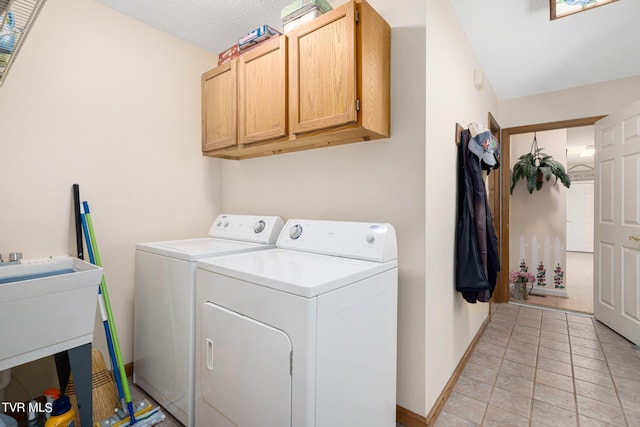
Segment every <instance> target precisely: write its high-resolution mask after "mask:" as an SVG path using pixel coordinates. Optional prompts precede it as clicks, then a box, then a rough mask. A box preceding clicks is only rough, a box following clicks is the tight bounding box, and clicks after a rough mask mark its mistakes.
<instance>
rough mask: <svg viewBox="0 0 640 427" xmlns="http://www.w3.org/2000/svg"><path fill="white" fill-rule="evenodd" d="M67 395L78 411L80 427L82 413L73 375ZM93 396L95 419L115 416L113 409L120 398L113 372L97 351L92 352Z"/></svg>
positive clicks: (76, 417)
mask: <svg viewBox="0 0 640 427" xmlns="http://www.w3.org/2000/svg"><path fill="white" fill-rule="evenodd" d="M64 394H65V395H67V396H69V399H70V400H71V405H72V406H73V408H74V410H75V411H76V412H75V414H76V416H75V425H76V426H78V427H79V426H80V412H79V411H78V399H77V397H76V390H75V387H74V384H73V375H72V376H71V378H70V379H69V383H68V384H67V388H66V389H65V393H64ZM91 396H92V398H93V412H92V415H93V419H94V420H101V419H103V418H107V417H109V416H111V415H112V414H113V408H115V407H117V406H118V396H117V393H116V388H115V385H114V384H113V377H112V376H111V372H110V371H109V370H108V369H107V365H106V363H105V361H104V358H103V357H102V353H100V352H99V351H98V350H96V349H92V350H91Z"/></svg>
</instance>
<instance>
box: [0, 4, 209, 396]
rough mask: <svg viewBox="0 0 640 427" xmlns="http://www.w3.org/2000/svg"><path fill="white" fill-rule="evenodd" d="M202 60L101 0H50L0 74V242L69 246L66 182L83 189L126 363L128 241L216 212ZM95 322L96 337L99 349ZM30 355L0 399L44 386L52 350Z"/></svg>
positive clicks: (50, 251) (34, 254)
mask: <svg viewBox="0 0 640 427" xmlns="http://www.w3.org/2000/svg"><path fill="white" fill-rule="evenodd" d="M167 58H170V59H171V60H170V61H168V60H167ZM213 62H214V55H212V54H211V53H209V52H206V51H204V50H203V49H200V48H197V47H195V46H193V45H190V44H188V43H186V42H184V41H181V40H178V39H177V38H175V37H173V36H169V35H167V34H165V33H163V32H161V31H159V30H156V29H153V28H151V27H149V26H147V25H145V24H142V23H140V22H139V21H136V20H134V19H133V18H130V17H127V16H125V15H123V14H121V13H119V12H116V11H114V10H113V9H110V8H107V7H105V6H103V5H101V4H100V3H97V2H94V1H81V0H58V1H51V2H47V3H46V4H45V6H44V7H43V9H42V11H41V13H40V15H39V16H38V22H37V25H35V26H34V27H33V28H32V31H31V32H30V34H29V37H28V39H27V40H26V42H25V43H24V45H23V46H22V48H21V50H20V56H19V58H18V60H17V61H16V62H15V63H14V65H13V67H12V69H11V73H10V74H8V75H7V77H6V79H5V81H4V83H3V85H2V87H0V129H2V143H1V145H0V149H1V150H2V154H1V155H0V180H1V181H2V182H3V183H4V185H3V192H2V193H3V208H2V212H1V213H0V220H1V221H0V222H1V224H2V225H0V235H1V236H2V241H0V252H1V253H3V254H4V255H5V257H6V255H7V254H8V253H9V252H21V253H22V254H23V256H24V258H25V259H27V258H31V259H33V258H42V257H49V256H52V255H62V254H75V253H76V249H75V236H74V228H73V210H72V201H73V198H72V191H71V189H72V185H73V184H74V183H78V184H79V185H80V191H81V197H82V198H83V199H84V200H88V201H90V202H91V207H92V214H93V221H94V225H95V232H96V238H97V241H98V244H99V245H100V248H101V252H102V261H103V264H104V271H105V276H106V278H107V280H108V283H109V286H110V289H111V300H112V304H113V310H114V316H115V318H116V323H117V327H118V331H119V332H120V340H121V343H122V352H123V358H124V360H125V363H129V362H131V361H132V341H133V336H132V335H133V304H134V301H133V289H134V283H133V282H134V256H133V255H134V250H135V244H136V243H137V242H140V241H150V240H160V239H169V238H176V237H185V236H197V235H198V234H199V233H200V232H201V230H202V229H206V228H207V227H209V226H210V222H211V218H213V217H215V215H217V214H218V213H219V209H220V203H221V198H220V191H219V185H217V183H219V181H220V179H221V175H220V171H221V166H220V161H217V160H211V159H205V158H202V157H201V156H200V155H199V150H200V141H201V138H200V105H201V104H200V84H199V77H200V75H201V73H202V72H203V71H204V70H206V69H207V68H209V67H210V65H211V63H213ZM194 153H196V154H194ZM186 217H188V220H184V218H186ZM168 224H171V226H170V227H168V226H167V225H168ZM98 325H99V321H98V320H96V328H95V331H96V333H95V337H94V338H95V340H94V342H95V343H96V346H97V347H98V348H99V349H100V350H101V352H102V353H103V354H104V355H105V356H106V355H107V351H106V344H105V340H104V336H103V333H102V326H98ZM48 326H49V325H46V324H43V325H42V327H43V328H46V327H48ZM41 363H42V364H41V365H38V362H33V363H30V364H28V365H24V366H21V367H20V368H16V370H15V371H14V372H13V376H14V378H16V379H17V381H12V382H11V383H10V384H9V388H8V390H7V396H6V398H7V399H12V400H16V401H17V400H25V399H29V398H30V397H31V396H35V395H40V394H41V393H42V392H43V391H44V390H45V389H46V388H48V387H50V386H51V385H47V386H46V387H45V384H46V383H47V382H48V381H49V380H51V379H53V378H55V373H54V372H51V371H52V366H53V363H49V362H48V361H44V362H41ZM39 366H40V367H39ZM26 371H29V372H42V373H41V374H37V375H36V377H39V378H40V379H43V380H42V381H32V379H31V378H30V377H27V376H23V375H28V374H26V373H25V372H26ZM46 373H50V375H47V374H46ZM43 383H45V384H43ZM19 384H25V388H26V390H23V389H22V388H21V386H20V385H19Z"/></svg>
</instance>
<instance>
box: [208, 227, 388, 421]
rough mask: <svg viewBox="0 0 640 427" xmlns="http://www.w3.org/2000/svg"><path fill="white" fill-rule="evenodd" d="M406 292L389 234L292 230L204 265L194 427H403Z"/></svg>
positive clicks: (336, 229) (361, 229) (377, 229)
mask: <svg viewBox="0 0 640 427" xmlns="http://www.w3.org/2000/svg"><path fill="white" fill-rule="evenodd" d="M397 284H398V263H397V244H396V234H395V230H394V228H393V227H392V226H391V225H389V224H372V223H357V222H335V221H313V220H289V221H288V222H287V224H286V225H285V227H284V228H283V230H282V232H281V233H280V236H279V238H278V242H277V248H275V249H269V250H266V251H260V252H252V253H245V254H237V255H229V256H224V257H217V258H205V259H201V260H200V261H198V262H197V271H196V396H195V399H196V402H195V409H196V413H195V418H196V425H197V426H202V427H205V426H207V427H208V426H216V427H226V426H240V427H285V426H295V427H311V426H315V427H340V426H367V427H377V426H381V427H382V426H384V427H394V426H395V419H396V348H397V344H396V337H397Z"/></svg>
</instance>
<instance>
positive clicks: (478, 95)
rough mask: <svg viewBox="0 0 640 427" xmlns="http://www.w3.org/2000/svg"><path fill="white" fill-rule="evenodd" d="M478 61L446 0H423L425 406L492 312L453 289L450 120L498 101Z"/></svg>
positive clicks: (479, 114) (476, 117)
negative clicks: (476, 76) (478, 82)
mask: <svg viewBox="0 0 640 427" xmlns="http://www.w3.org/2000/svg"><path fill="white" fill-rule="evenodd" d="M474 68H480V66H479V64H478V62H477V60H476V58H475V55H474V53H473V51H472V50H471V46H470V44H469V41H468V39H467V38H466V36H465V35H464V32H463V29H462V27H461V26H460V23H459V22H458V20H457V19H456V17H455V14H454V12H453V10H452V9H451V6H450V5H449V2H446V1H440V0H427V74H426V79H427V103H426V104H427V111H426V113H427V114H426V127H427V135H426V136H427V141H426V145H427V149H426V157H425V162H426V218H425V219H426V258H425V265H426V278H425V282H426V285H425V286H426V290H425V298H426V299H425V323H426V331H425V332H426V339H425V341H426V357H425V365H426V392H425V395H426V396H425V399H426V409H427V411H429V410H430V408H431V407H432V406H433V403H434V402H435V400H436V399H437V398H438V396H439V395H440V393H441V391H442V388H443V387H444V385H445V384H446V382H447V381H448V380H449V378H450V377H451V374H452V373H453V370H454V369H455V367H456V365H457V364H458V362H459V361H460V358H461V357H462V355H463V354H464V352H465V351H466V349H467V347H468V345H469V343H470V342H471V340H472V339H473V337H474V336H475V334H476V333H477V331H478V329H479V328H480V326H481V325H482V322H483V321H484V320H485V319H486V317H487V315H488V313H489V307H488V304H483V303H477V304H475V305H472V304H468V303H467V302H465V301H464V300H463V299H462V297H461V296H460V294H458V293H457V292H456V291H455V288H454V263H453V260H454V235H455V223H456V222H455V217H456V150H457V148H456V145H455V142H454V141H455V140H454V136H455V124H456V122H458V123H460V124H461V125H462V126H464V127H466V126H467V125H468V124H469V123H470V122H473V121H475V122H478V123H481V124H484V125H485V126H487V125H488V123H487V120H488V113H489V112H491V113H492V114H493V115H494V116H495V117H496V118H497V119H498V122H500V117H499V116H498V115H497V114H496V112H497V110H498V103H497V99H496V97H495V94H494V93H493V89H492V88H491V85H490V84H489V82H487V85H486V87H485V88H484V89H483V90H482V91H478V90H476V89H475V87H474V86H473V70H474Z"/></svg>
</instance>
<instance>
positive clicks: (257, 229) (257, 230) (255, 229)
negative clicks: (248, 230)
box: [253, 220, 266, 234]
mask: <svg viewBox="0 0 640 427" xmlns="http://www.w3.org/2000/svg"><path fill="white" fill-rule="evenodd" d="M265 226H266V224H265V223H264V221H263V220H260V221H258V222H256V224H255V225H254V226H253V232H254V233H256V234H258V233H262V231H263V230H264V227H265Z"/></svg>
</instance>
